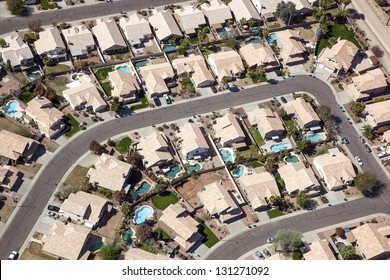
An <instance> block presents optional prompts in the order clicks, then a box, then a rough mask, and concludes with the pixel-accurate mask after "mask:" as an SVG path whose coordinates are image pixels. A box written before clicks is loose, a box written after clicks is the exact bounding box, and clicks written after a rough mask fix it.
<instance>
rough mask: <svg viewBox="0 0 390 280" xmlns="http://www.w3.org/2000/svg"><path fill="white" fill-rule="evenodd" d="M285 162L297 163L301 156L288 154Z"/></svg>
mask: <svg viewBox="0 0 390 280" xmlns="http://www.w3.org/2000/svg"><path fill="white" fill-rule="evenodd" d="M284 161H285V162H290V163H297V162H300V161H299V158H298V157H297V156H288V157H285V158H284Z"/></svg>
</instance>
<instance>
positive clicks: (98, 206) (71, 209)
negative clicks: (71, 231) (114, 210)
mask: <svg viewBox="0 0 390 280" xmlns="http://www.w3.org/2000/svg"><path fill="white" fill-rule="evenodd" d="M107 211H108V200H107V199H105V198H103V197H100V196H97V195H94V194H90V193H86V192H83V191H79V192H77V193H71V194H70V195H69V197H68V198H67V199H65V201H64V203H62V205H61V208H60V211H59V213H60V214H61V215H64V216H65V217H69V218H70V219H71V220H73V221H78V222H83V223H84V225H85V226H86V227H88V228H94V227H96V226H97V225H98V224H99V222H100V219H101V218H102V217H103V215H104V213H105V212H107Z"/></svg>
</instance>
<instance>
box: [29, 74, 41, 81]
mask: <svg viewBox="0 0 390 280" xmlns="http://www.w3.org/2000/svg"><path fill="white" fill-rule="evenodd" d="M27 77H29V78H30V79H34V80H35V79H38V78H40V77H42V75H41V73H39V72H31V73H27Z"/></svg>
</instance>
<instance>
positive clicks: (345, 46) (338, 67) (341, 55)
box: [317, 40, 359, 73]
mask: <svg viewBox="0 0 390 280" xmlns="http://www.w3.org/2000/svg"><path fill="white" fill-rule="evenodd" d="M358 51H359V49H358V48H357V47H356V46H355V44H354V43H352V42H350V41H348V40H338V42H337V43H336V44H334V45H333V46H332V47H331V48H328V47H327V48H324V49H323V50H322V51H321V53H320V54H319V56H318V59H317V64H318V67H320V68H323V69H325V70H328V71H330V72H336V73H340V72H347V71H348V70H349V69H350V68H351V65H352V61H353V59H354V57H355V55H356V54H357V53H358Z"/></svg>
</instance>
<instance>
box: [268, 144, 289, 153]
mask: <svg viewBox="0 0 390 280" xmlns="http://www.w3.org/2000/svg"><path fill="white" fill-rule="evenodd" d="M270 148H271V151H273V152H274V153H279V152H280V151H281V150H288V149H291V145H290V144H289V143H278V144H273V145H271V147H270Z"/></svg>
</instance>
